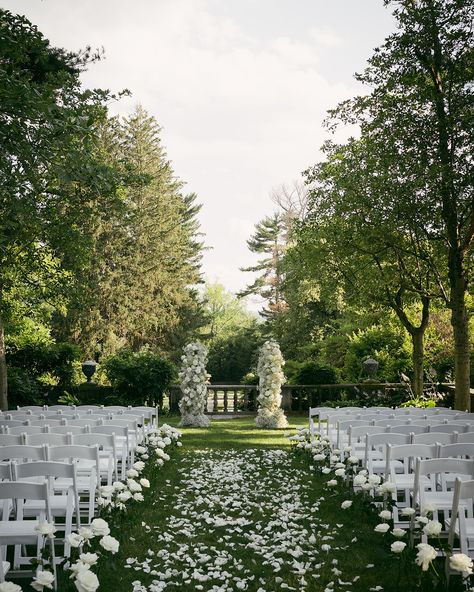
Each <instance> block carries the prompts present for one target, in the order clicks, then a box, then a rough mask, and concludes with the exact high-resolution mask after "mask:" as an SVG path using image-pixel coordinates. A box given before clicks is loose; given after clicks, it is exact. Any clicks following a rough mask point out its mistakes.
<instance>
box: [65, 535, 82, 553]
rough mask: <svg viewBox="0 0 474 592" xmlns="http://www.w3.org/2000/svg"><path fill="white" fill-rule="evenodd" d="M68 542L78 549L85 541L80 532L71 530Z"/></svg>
mask: <svg viewBox="0 0 474 592" xmlns="http://www.w3.org/2000/svg"><path fill="white" fill-rule="evenodd" d="M67 542H68V543H69V544H70V545H71V547H74V548H75V549H77V548H78V547H80V546H81V545H82V543H83V542H84V538H83V537H82V536H81V535H80V534H77V532H71V534H68V536H67Z"/></svg>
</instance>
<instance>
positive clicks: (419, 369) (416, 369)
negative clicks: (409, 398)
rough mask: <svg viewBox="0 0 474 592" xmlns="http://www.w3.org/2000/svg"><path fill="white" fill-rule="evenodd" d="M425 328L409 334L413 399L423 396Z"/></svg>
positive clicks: (419, 328)
mask: <svg viewBox="0 0 474 592" xmlns="http://www.w3.org/2000/svg"><path fill="white" fill-rule="evenodd" d="M425 330H426V327H423V326H422V327H418V328H417V329H414V331H413V332H412V333H411V342H412V346H413V355H412V359H413V392H414V394H415V397H421V396H422V395H423V378H424V376H423V359H424V337H425Z"/></svg>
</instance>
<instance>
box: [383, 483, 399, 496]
mask: <svg viewBox="0 0 474 592" xmlns="http://www.w3.org/2000/svg"><path fill="white" fill-rule="evenodd" d="M395 491H397V486H396V485H395V483H391V482H390V481H385V483H382V485H380V487H379V493H381V494H384V493H395Z"/></svg>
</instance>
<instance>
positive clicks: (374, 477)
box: [367, 475, 382, 485]
mask: <svg viewBox="0 0 474 592" xmlns="http://www.w3.org/2000/svg"><path fill="white" fill-rule="evenodd" d="M381 480H382V479H381V477H380V475H369V476H368V478H367V481H368V482H369V483H370V484H371V485H378V484H379V483H380V481H381Z"/></svg>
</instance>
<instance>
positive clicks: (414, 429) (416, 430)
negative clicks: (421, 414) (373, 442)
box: [387, 423, 429, 434]
mask: <svg viewBox="0 0 474 592" xmlns="http://www.w3.org/2000/svg"><path fill="white" fill-rule="evenodd" d="M428 429H429V426H422V425H418V424H413V423H410V424H407V425H397V426H389V428H388V430H387V431H388V432H395V433H397V434H424V433H425V432H427V431H428Z"/></svg>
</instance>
